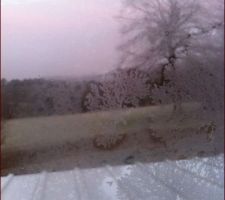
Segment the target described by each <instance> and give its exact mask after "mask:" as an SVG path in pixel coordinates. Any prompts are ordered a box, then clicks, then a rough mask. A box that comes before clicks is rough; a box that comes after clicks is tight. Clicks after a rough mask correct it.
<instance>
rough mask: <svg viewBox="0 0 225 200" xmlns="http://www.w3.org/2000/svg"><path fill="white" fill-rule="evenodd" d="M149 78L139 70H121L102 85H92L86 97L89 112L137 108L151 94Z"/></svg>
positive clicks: (107, 78) (106, 79)
mask: <svg viewBox="0 0 225 200" xmlns="http://www.w3.org/2000/svg"><path fill="white" fill-rule="evenodd" d="M148 80H149V78H148V76H147V75H146V74H145V73H144V72H141V71H139V70H135V69H133V70H128V71H127V70H122V69H119V70H117V71H116V72H114V73H113V74H112V75H111V76H110V77H109V76H107V77H106V78H105V80H104V81H103V82H102V83H99V84H97V83H92V84H91V87H90V89H91V91H90V93H88V94H87V96H86V102H85V104H86V106H87V108H88V109H89V110H113V109H122V108H127V107H131V106H132V107H137V106H138V105H139V101H140V99H143V98H144V97H146V96H148V95H149V93H150V84H149V83H148Z"/></svg>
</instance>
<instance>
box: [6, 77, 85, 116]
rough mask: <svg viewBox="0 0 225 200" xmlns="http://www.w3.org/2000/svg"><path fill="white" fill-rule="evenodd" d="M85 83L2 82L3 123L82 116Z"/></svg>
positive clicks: (56, 81) (33, 80)
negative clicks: (15, 120)
mask: <svg viewBox="0 0 225 200" xmlns="http://www.w3.org/2000/svg"><path fill="white" fill-rule="evenodd" d="M86 87H87V82H85V81H82V82H78V81H63V80H45V79H27V80H11V81H6V80H5V79H3V80H2V107H3V109H2V111H3V113H2V115H3V118H5V119H11V118H20V117H32V116H49V115H60V114H66V113H79V112H82V107H81V105H82V103H81V99H82V95H83V94H84V91H85V89H86Z"/></svg>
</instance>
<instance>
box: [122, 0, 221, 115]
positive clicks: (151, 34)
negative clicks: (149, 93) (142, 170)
mask: <svg viewBox="0 0 225 200" xmlns="http://www.w3.org/2000/svg"><path fill="white" fill-rule="evenodd" d="M221 2H222V1H221V0H217V1H214V2H213V3H211V1H210V3H209V2H205V1H201V0H199V1H193V0H187V1H179V0H151V1H147V0H124V1H123V3H124V8H123V9H122V13H121V15H120V16H119V18H120V19H121V20H122V22H123V26H122V29H121V32H122V34H123V35H124V37H125V42H124V43H123V44H122V45H121V46H120V47H119V49H120V50H121V52H122V56H121V62H120V65H121V66H122V67H132V66H135V67H141V68H145V69H147V70H148V71H149V72H151V70H153V69H154V68H160V70H161V81H160V83H159V86H160V88H162V87H161V86H164V85H165V80H166V79H168V76H169V79H170V80H171V82H170V88H172V90H170V91H171V93H169V92H168V91H167V93H168V94H169V95H170V96H171V98H172V99H173V102H174V111H176V110H178V111H179V110H181V96H182V94H181V93H182V88H180V85H179V83H178V81H177V80H178V76H179V75H178V72H177V71H178V70H179V68H182V66H184V62H186V61H187V60H190V59H192V57H193V56H194V57H195V59H196V57H198V59H197V60H198V64H199V60H200V59H202V58H203V59H208V57H207V54H206V53H205V51H206V48H207V50H208V51H210V53H212V52H215V51H214V50H215V48H214V47H215V45H214V44H215V43H219V42H220V41H219V40H218V39H219V37H216V39H217V40H216V41H215V37H214V38H213V37H212V35H213V34H215V32H217V31H218V30H222V29H223V27H224V21H223V14H221V13H223V4H222V3H221ZM212 5H213V6H214V8H215V9H219V11H218V10H210V7H212ZM211 12H213V13H214V12H216V13H217V14H211ZM218 13H219V14H218ZM220 32H221V31H220ZM221 38H223V34H221V35H220V40H221ZM222 40H223V39H222ZM221 50H222V49H220V50H219V51H221ZM222 52H223V50H222ZM217 57H218V55H217ZM193 60H194V59H192V61H193ZM192 64H193V63H192ZM157 89H158V88H157Z"/></svg>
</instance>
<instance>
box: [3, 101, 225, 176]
mask: <svg viewBox="0 0 225 200" xmlns="http://www.w3.org/2000/svg"><path fill="white" fill-rule="evenodd" d="M198 106H199V105H198V104H185V105H184V113H185V116H182V117H178V118H174V119H172V120H171V119H170V114H171V109H172V107H171V105H167V106H154V107H144V108H136V109H128V110H125V111H113V112H99V113H87V114H77V115H65V116H53V117H39V118H27V119H16V120H9V121H7V122H6V124H5V130H4V131H5V132H4V134H5V140H4V143H3V145H2V147H1V148H2V153H3V156H2V169H3V170H2V175H7V174H9V173H14V174H26V173H37V172H41V171H43V170H47V171H64V170H71V169H73V168H74V167H79V168H95V167H102V166H105V165H110V166H121V165H124V164H130V163H136V162H141V163H150V162H160V161H163V160H166V159H169V160H182V159H188V158H193V157H196V156H197V157H207V156H212V155H218V154H220V153H222V152H223V126H222V125H221V124H220V123H218V122H219V120H217V119H216V117H215V116H214V117H213V120H214V121H215V122H214V121H212V119H210V116H209V117H206V116H201V117H199V116H196V113H197V110H198ZM219 118H220V117H218V119H219ZM121 119H122V120H121ZM118 121H119V123H117V122H118ZM212 123H215V127H216V128H215V127H211V124H212ZM214 129H215V130H214ZM111 134H113V137H114V136H116V135H119V134H125V135H126V137H125V139H124V141H122V143H121V144H120V145H119V146H118V147H116V148H115V149H113V150H108V151H107V150H102V149H98V148H96V147H95V146H94V145H93V140H94V139H95V138H96V137H97V136H98V135H104V137H105V136H107V137H109V140H110V141H111V140H112V138H110V137H111Z"/></svg>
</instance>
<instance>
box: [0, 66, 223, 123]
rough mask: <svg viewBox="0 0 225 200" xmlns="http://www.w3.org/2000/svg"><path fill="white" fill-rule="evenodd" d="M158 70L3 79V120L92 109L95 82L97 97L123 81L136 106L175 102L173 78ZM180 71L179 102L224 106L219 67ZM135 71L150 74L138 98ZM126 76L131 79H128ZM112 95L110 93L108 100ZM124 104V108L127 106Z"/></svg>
mask: <svg viewBox="0 0 225 200" xmlns="http://www.w3.org/2000/svg"><path fill="white" fill-rule="evenodd" d="M157 69H158V70H157V71H156V70H155V71H154V72H153V71H151V72H149V73H147V71H140V70H138V69H137V68H133V69H123V70H121V69H120V70H119V71H116V70H115V71H113V72H111V73H109V74H107V75H105V76H104V77H105V78H104V79H102V78H101V77H99V76H96V77H92V78H89V79H83V80H70V81H69V80H47V79H26V80H11V81H7V80H5V79H2V80H1V92H2V117H3V119H13V118H22V117H36V116H51V115H62V114H74V113H82V112H88V111H93V109H89V107H90V106H89V105H90V104H89V105H88V104H87V97H88V95H90V94H92V96H93V98H95V96H96V94H93V92H94V91H93V90H92V89H91V87H90V86H91V85H93V83H94V84H95V86H97V87H99V89H98V90H97V91H98V92H100V93H99V94H98V95H97V96H99V95H100V96H101V95H105V94H104V93H105V92H106V91H107V92H109V89H110V90H111V89H113V90H114V92H115V91H116V90H118V89H119V88H118V86H116V85H117V84H115V88H112V87H107V84H109V83H113V81H114V82H115V81H121V84H122V85H121V84H120V87H123V84H124V86H126V88H127V89H125V93H127V95H130V96H131V98H132V96H134V97H135V98H136V99H138V103H137V104H136V105H135V107H137V106H148V105H155V104H161V103H173V99H174V94H176V91H175V90H174V88H171V84H170V83H172V82H174V80H173V81H172V79H171V78H170V76H169V75H168V74H169V73H168V72H169V71H168V72H167V73H165V72H164V71H163V70H162V68H160V67H158V68H157ZM118 73H120V74H123V76H122V77H121V75H120V76H119V77H120V78H119V79H118ZM177 73H178V74H177V78H176V81H175V82H174V83H173V84H172V87H174V86H173V85H174V84H176V85H178V86H179V88H178V89H179V90H178V95H179V100H180V102H187V101H197V102H201V103H202V105H203V106H204V107H205V108H206V107H207V108H212V109H221V108H222V107H223V105H224V104H223V102H221V99H223V98H222V97H223V95H224V92H223V85H222V83H223V80H224V79H223V77H222V76H221V74H222V72H220V70H218V69H217V68H216V67H214V68H213V69H211V70H210V69H209V68H205V67H204V68H202V67H196V66H195V67H193V66H192V67H191V66H189V67H186V68H184V69H182V70H180V71H177ZM113 74H114V75H115V74H117V76H113ZM133 74H137V75H138V76H139V75H141V76H142V75H144V74H146V75H147V77H148V79H147V82H146V84H148V85H149V86H150V87H149V92H148V91H147V95H144V96H143V95H142V97H140V98H139V96H140V95H139V91H140V90H143V88H141V87H142V86H141V84H136V81H137V79H135V77H133ZM115 77H117V78H115ZM127 77H131V78H129V79H128V78H127ZM113 85H114V84H113ZM100 88H102V89H103V90H102V89H100ZM104 90H105V91H104ZM127 90H131V92H130V93H129V92H127ZM95 92H96V91H95ZM122 94H123V93H122ZM135 95H136V96H135ZM138 95H139V96H138ZM137 96H138V97H137ZM111 97H112V96H110V95H109V97H108V98H109V100H110V98H111ZM93 98H92V100H93ZM98 98H99V97H98ZM94 100H95V99H94ZM106 100H107V99H106ZM104 101H105V99H104ZM100 103H101V102H100ZM124 103H126V102H124ZM98 107H99V106H98ZM100 107H102V106H100ZM121 107H124V105H122V106H121ZM125 107H133V105H132V103H129V104H126V105H125ZM110 108H113V107H110ZM94 110H98V109H94ZM100 110H102V109H100Z"/></svg>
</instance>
